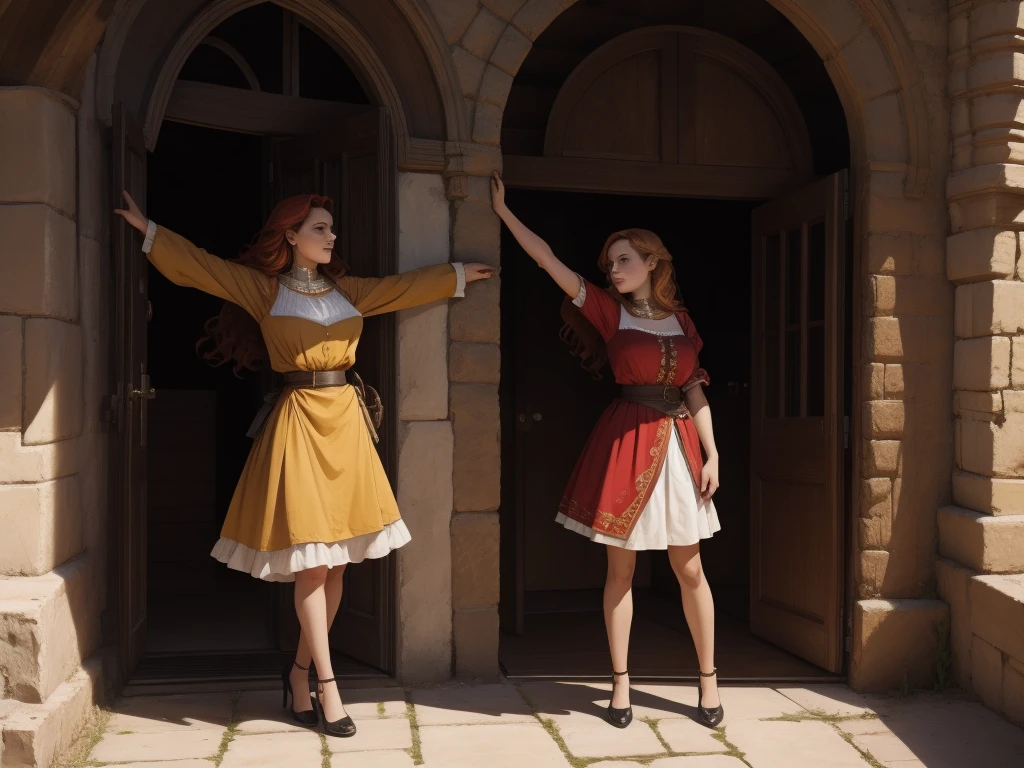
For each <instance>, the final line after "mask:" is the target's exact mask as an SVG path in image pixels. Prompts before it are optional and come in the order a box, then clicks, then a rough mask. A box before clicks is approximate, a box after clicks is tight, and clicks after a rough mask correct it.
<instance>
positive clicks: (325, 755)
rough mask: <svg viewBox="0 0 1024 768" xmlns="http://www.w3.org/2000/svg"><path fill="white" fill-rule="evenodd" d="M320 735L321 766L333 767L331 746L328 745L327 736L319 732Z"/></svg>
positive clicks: (321, 767)
mask: <svg viewBox="0 0 1024 768" xmlns="http://www.w3.org/2000/svg"><path fill="white" fill-rule="evenodd" d="M318 735H319V736H320V768H331V748H330V747H329V746H327V737H326V736H325V735H324V734H322V733H321V734H318Z"/></svg>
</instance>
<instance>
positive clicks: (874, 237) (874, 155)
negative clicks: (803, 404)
mask: <svg viewBox="0 0 1024 768" xmlns="http://www.w3.org/2000/svg"><path fill="white" fill-rule="evenodd" d="M831 5H832V4H830V6H831ZM835 5H836V6H839V4H835ZM850 5H851V6H852V5H853V4H850ZM864 7H865V6H863V5H862V4H857V8H858V9H863V8H864ZM894 13H898V17H896V18H889V19H886V20H884V21H883V20H881V19H878V18H875V19H871V17H870V16H869V14H868V12H867V11H865V10H858V11H857V14H858V15H859V16H860V15H863V16H867V17H868V18H867V19H866V21H867V22H868V23H866V24H865V25H864V26H863V27H861V29H860V31H859V32H858V33H857V36H856V38H855V39H853V41H852V42H851V43H849V44H848V45H846V46H845V47H843V48H842V50H841V51H840V54H839V56H838V59H837V61H836V62H834V63H832V64H830V65H828V66H829V68H830V71H831V72H832V74H833V80H834V81H835V82H836V83H837V87H838V88H840V90H841V91H842V90H843V89H844V81H843V78H842V77H840V76H839V73H840V72H845V73H847V75H848V78H850V79H851V80H852V81H854V82H855V83H856V84H857V91H856V95H855V96H854V95H853V94H851V97H850V98H851V100H852V99H853V98H855V99H856V101H857V102H859V107H854V106H853V105H851V104H847V115H848V116H850V123H851V143H852V167H851V171H852V177H853V180H854V181H853V185H852V188H853V190H854V195H855V197H854V203H853V204H854V206H855V207H854V210H853V223H854V225H855V227H856V229H855V234H854V250H853V252H854V253H855V254H857V257H858V261H857V262H855V266H854V269H855V272H854V280H855V283H854V298H855V300H856V299H859V302H858V304H857V305H855V306H854V310H855V311H856V312H859V313H860V323H859V324H858V325H859V328H860V331H861V334H860V337H859V338H858V339H854V340H853V348H854V354H855V356H856V357H855V359H856V360H857V364H858V366H859V368H858V370H857V381H858V382H859V385H860V388H859V390H858V391H855V392H854V393H853V394H854V403H855V405H854V407H853V409H852V411H853V412H852V413H851V414H850V420H851V433H852V434H851V443H852V446H855V447H856V450H857V460H858V465H857V470H858V472H857V480H856V483H857V484H856V486H855V487H854V488H852V489H851V493H852V496H853V501H854V508H853V514H854V526H853V537H854V540H853V542H851V547H850V552H851V556H852V558H853V569H852V570H853V575H854V584H853V595H854V605H853V611H852V616H849V617H847V622H848V625H847V631H848V632H849V633H850V635H851V636H852V637H851V638H850V639H851V641H852V642H851V645H852V648H851V657H850V667H849V670H850V671H849V675H850V677H849V679H850V684H851V685H852V686H853V687H854V688H856V689H857V690H863V691H883V690H890V689H892V688H895V687H899V686H902V685H909V686H911V687H927V688H931V687H932V686H933V685H934V682H935V676H936V669H937V664H938V660H939V659H940V658H941V654H940V648H941V641H940V637H942V634H943V629H942V628H943V626H944V623H945V621H946V619H947V618H948V615H949V613H948V607H947V606H946V604H945V603H943V602H942V601H940V600H936V599H934V598H935V597H936V592H935V588H934V584H935V567H934V561H935V513H936V510H937V509H938V508H939V507H940V506H941V505H943V504H945V503H947V502H948V499H949V466H950V462H951V460H952V453H953V451H952V430H951V425H950V420H949V416H948V413H949V408H950V400H951V396H950V383H949V382H950V368H951V359H952V343H951V336H952V325H953V324H952V314H953V312H952V299H953V296H952V287H951V286H950V284H949V281H948V280H947V278H946V275H945V236H946V232H947V220H946V216H945V199H944V197H945V195H944V191H943V187H942V180H943V179H944V177H945V173H946V168H947V167H948V164H949V151H948V146H949V145H948V138H947V130H946V125H947V124H948V112H947V104H946V100H945V78H946V73H947V71H948V70H947V66H948V65H947V62H946V58H945V55H944V53H945V51H944V50H940V49H937V48H936V47H935V45H934V43H933V42H932V41H935V40H943V39H944V37H945V25H946V19H945V17H944V15H943V14H941V13H936V12H935V10H934V5H933V6H932V7H931V8H930V9H929V12H928V13H917V12H913V11H910V10H907V9H903V8H902V6H901V10H899V11H898V12H896V11H894ZM822 18H826V17H825V14H824V13H823V14H822ZM847 26H849V25H844V26H843V29H844V30H845V29H846V27H847ZM838 29H839V28H838V27H837V30H836V31H838ZM850 34H853V33H852V30H851V32H850ZM901 38H902V39H903V42H905V44H906V47H905V50H904V52H903V53H900V52H899V51H898V50H897V47H896V46H894V45H892V40H893V39H897V40H899V39H901ZM911 49H912V50H913V54H912V56H911V55H909V51H910V50H911ZM858 108H859V109H860V110H862V115H863V121H861V119H859V118H858V117H856V112H857V109H858ZM911 117H914V120H911ZM920 120H926V121H927V123H928V129H927V131H925V132H924V133H922V132H921V131H920V130H915V131H908V130H907V129H908V126H910V125H914V124H917V125H918V126H919V125H920V123H919V122H918V121H920Z"/></svg>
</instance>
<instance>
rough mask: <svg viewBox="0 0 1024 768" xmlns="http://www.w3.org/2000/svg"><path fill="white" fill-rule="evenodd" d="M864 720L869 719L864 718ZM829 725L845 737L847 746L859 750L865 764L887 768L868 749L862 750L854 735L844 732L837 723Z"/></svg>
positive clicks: (875, 767)
mask: <svg viewBox="0 0 1024 768" xmlns="http://www.w3.org/2000/svg"><path fill="white" fill-rule="evenodd" d="M862 719H868V718H862ZM829 725H831V726H832V729H833V730H834V731H835V732H836V733H838V734H839V735H840V736H842V737H843V741H845V742H846V743H847V744H849V745H850V746H851V747H853V748H854V749H856V750H857V752H858V753H859V754H860V756H861V757H862V758H864V760H865V762H867V764H868V765H870V766H871V768H885V766H883V765H882V764H881V763H880V762H878V760H876V759H875V756H874V755H872V754H871V753H870V752H868V751H867V750H866V749H861V748H860V747H858V746H857V744H856V743H855V742H854V740H853V735H852V734H849V733H847V732H846V731H844V730H843V729H842V728H840V727H839V726H838V725H837V724H836V723H829Z"/></svg>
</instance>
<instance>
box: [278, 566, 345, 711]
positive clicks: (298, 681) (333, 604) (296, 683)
mask: <svg viewBox="0 0 1024 768" xmlns="http://www.w3.org/2000/svg"><path fill="white" fill-rule="evenodd" d="M344 575H345V566H344V565H337V566H335V567H334V568H331V569H330V570H328V571H327V581H326V583H325V584H324V596H325V598H326V602H327V629H328V631H330V629H331V627H333V626H334V618H335V616H337V615H338V608H339V607H340V606H341V588H342V584H343V583H344V580H343V577H344ZM311 659H312V652H311V651H310V649H309V643H307V642H306V632H305V630H300V632H299V647H298V649H297V650H296V652H295V661H296V662H297V663H298V664H300V665H302V666H303V667H306V668H307V669H308V668H309V662H310V660H311ZM308 675H309V672H308V671H306V670H303V669H299V668H298V667H296V666H294V665H293V666H292V671H291V676H290V677H291V684H292V693H293V695H294V693H295V691H305V690H306V688H307V687H308V682H307V681H308V679H309V677H308ZM328 677H330V675H328ZM312 708H313V703H312V701H310V699H309V697H308V696H298V697H296V698H295V711H296V712H307V711H309V710H310V709H312Z"/></svg>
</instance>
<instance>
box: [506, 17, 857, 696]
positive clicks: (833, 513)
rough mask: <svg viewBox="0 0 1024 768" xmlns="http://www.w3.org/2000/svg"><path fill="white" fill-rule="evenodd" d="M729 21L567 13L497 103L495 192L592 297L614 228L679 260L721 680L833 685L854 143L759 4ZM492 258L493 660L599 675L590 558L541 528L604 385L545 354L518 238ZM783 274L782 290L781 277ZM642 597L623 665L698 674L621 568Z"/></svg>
mask: <svg viewBox="0 0 1024 768" xmlns="http://www.w3.org/2000/svg"><path fill="white" fill-rule="evenodd" d="M730 5H731V6H732V7H733V8H732V10H733V13H730V14H727V15H726V14H717V13H710V12H709V13H703V12H700V11H698V10H697V9H695V8H694V7H692V6H689V5H684V4H669V3H661V2H654V1H653V0H652V2H644V3H640V4H639V6H638V5H637V4H636V3H629V4H627V3H617V2H612V3H604V4H602V5H601V8H600V10H598V9H597V8H596V7H593V6H591V5H590V4H583V3H580V4H577V5H575V6H574V7H572V8H570V9H569V10H567V11H565V12H564V13H563V14H562V15H561V16H559V17H558V18H557V19H556V20H555V21H554V22H553V23H552V24H551V26H549V27H548V28H547V30H546V31H545V32H544V33H543V34H542V35H541V36H540V37H539V38H538V39H537V41H536V43H535V45H534V48H533V49H532V51H531V53H530V54H529V55H528V56H527V58H526V59H525V61H524V62H523V65H522V67H521V68H520V70H519V73H518V75H517V77H516V80H515V81H514V83H513V86H512V89H511V91H510V94H509V99H508V103H507V106H506V110H505V114H504V123H503V125H502V145H503V150H504V166H505V178H506V182H507V184H508V185H509V187H510V188H512V191H511V192H510V198H509V199H510V205H513V206H518V207H514V210H516V211H517V213H518V214H519V215H520V216H521V218H523V220H524V221H525V222H526V223H527V224H528V225H529V226H532V227H535V228H536V230H537V231H538V232H539V233H541V234H542V236H545V237H546V238H547V239H548V240H549V242H551V244H552V246H553V247H554V248H555V250H556V253H558V255H559V256H560V257H561V258H563V260H565V261H566V262H567V263H569V264H570V265H571V266H572V267H573V268H574V269H576V270H578V271H580V272H581V273H582V274H584V275H585V276H588V277H589V278H590V279H592V280H595V281H597V280H599V274H597V273H596V269H595V264H594V261H595V258H596V255H597V253H598V251H599V249H600V246H601V244H602V243H603V240H604V237H605V236H606V234H607V233H608V232H611V231H614V230H616V229H620V228H625V227H631V226H639V227H645V228H648V229H652V230H654V231H655V232H658V233H659V234H660V235H661V236H662V238H663V239H664V240H665V242H666V245H667V246H668V248H669V250H670V251H671V252H672V253H673V254H674V255H675V259H676V268H677V271H678V277H679V283H680V287H681V294H682V298H683V299H684V301H685V303H686V304H687V305H688V307H689V309H690V311H691V314H692V316H693V317H694V319H695V322H696V324H697V326H698V328H700V329H701V330H700V332H701V335H702V336H703V338H704V340H705V351H704V353H703V354H702V364H703V366H704V367H705V368H707V369H708V370H709V372H711V375H712V385H711V387H710V388H709V390H708V398H709V401H710V402H711V404H712V412H713V414H714V418H715V424H716V436H717V440H718V443H719V447H720V451H721V454H722V456H723V457H729V458H728V459H725V458H723V462H728V463H729V464H730V466H729V467H728V468H725V467H724V465H723V470H722V482H723V487H722V489H721V491H720V492H719V494H718V497H717V504H718V506H719V510H720V514H721V515H722V520H723V531H722V532H721V533H719V534H717V535H716V536H715V537H714V539H712V540H710V541H707V542H705V543H704V545H703V547H702V551H703V553H704V558H703V559H704V563H705V569H706V572H707V573H708V577H709V580H710V581H711V583H712V587H713V589H714V590H715V594H716V599H717V602H718V605H719V628H718V629H719V652H718V661H719V666H720V667H721V668H722V669H723V670H725V669H730V670H731V671H730V672H728V673H724V674H728V675H729V676H731V677H736V678H805V679H807V678H827V677H830V676H835V675H837V674H838V673H840V672H841V671H842V666H843V651H842V637H843V635H844V634H845V630H844V625H843V613H844V605H845V602H846V597H847V595H846V593H845V591H844V590H845V585H846V579H845V569H846V561H845V558H844V554H843V553H844V550H843V547H844V541H845V536H846V528H847V526H848V507H849V498H848V480H847V477H848V473H849V457H848V454H847V453H846V452H845V450H844V434H843V417H844V415H845V414H848V413H849V410H848V408H847V402H846V399H847V397H848V394H849V392H850V374H849V365H848V363H847V358H848V356H849V353H850V343H849V340H850V337H851V323H850V321H849V317H848V314H847V309H848V306H849V303H850V302H849V297H848V295H847V294H848V286H849V281H848V280H847V279H846V268H847V267H848V265H849V264H850V259H849V258H845V257H846V252H847V251H848V250H849V249H848V248H847V244H848V243H847V233H849V232H850V231H852V229H851V228H850V227H848V226H847V222H846V217H847V210H846V209H845V208H844V206H843V200H844V192H843V190H844V189H845V187H844V184H845V175H844V174H842V173H841V172H842V171H843V169H845V168H846V167H848V165H849V162H850V146H849V140H848V138H847V133H846V121H845V117H844V115H843V111H842V107H841V106H840V102H839V98H838V96H837V95H836V92H835V90H834V88H833V87H832V84H831V80H830V78H829V75H828V73H827V72H826V70H825V67H824V66H823V65H822V62H821V60H820V57H819V56H818V55H817V54H816V53H815V51H814V50H813V49H812V48H811V46H810V45H809V44H808V42H807V41H806V40H804V38H803V37H802V35H800V33H799V32H798V31H797V30H796V29H795V28H794V27H793V26H792V25H791V24H790V23H789V22H788V21H787V20H786V19H785V18H784V17H783V16H782V15H781V14H779V13H778V12H777V11H775V10H774V9H772V8H771V7H770V6H769V5H768V4H766V3H763V2H756V1H753V0H752V1H750V2H743V1H739V2H734V3H731V4H730ZM677 25H678V26H677ZM631 28H632V31H629V30H631ZM555 51H557V52H558V54H557V55H556V54H555V53H554V52H555ZM808 185H811V186H808ZM800 190H808V191H804V192H801V191H800ZM769 201H777V202H776V203H774V204H772V203H770V202H769ZM752 242H753V243H754V256H753V258H752V255H751V243H752ZM787 247H788V248H789V249H790V250H789V251H786V250H784V249H785V248H787ZM502 250H503V260H502V268H503V275H504V285H503V288H504V289H505V290H504V292H503V306H502V313H503V334H502V335H503V338H504V339H505V344H504V345H503V355H504V357H503V369H504V370H506V371H509V370H514V371H515V372H516V375H515V377H514V378H510V379H507V380H506V381H505V383H504V392H503V411H504V413H505V421H504V423H503V427H504V429H503V435H504V456H505V461H504V462H503V472H504V475H503V483H502V485H503V507H502V508H503V514H502V547H503V560H502V562H503V566H502V626H503V630H504V634H503V636H502V648H501V658H502V663H503V665H504V667H505V669H506V671H507V672H509V674H512V675H522V676H531V675H549V674H561V675H565V674H579V675H588V676H589V675H598V674H602V673H605V671H606V670H605V667H606V665H607V658H606V651H605V650H604V649H603V647H602V645H601V643H600V641H596V638H597V637H600V636H601V633H602V632H603V629H602V627H603V625H602V621H601V618H600V588H601V586H602V584H603V577H604V561H605V558H604V552H603V551H601V548H599V547H595V546H593V545H592V544H590V542H587V541H586V540H585V539H583V538H582V537H580V536H578V535H574V534H572V533H569V532H567V531H562V530H560V529H556V528H554V527H553V526H552V524H551V520H550V518H551V517H552V516H553V513H550V511H551V510H552V509H554V508H556V507H557V505H558V501H559V498H560V494H561V490H562V486H563V485H564V482H565V480H566V478H567V477H568V474H569V472H571V469H572V465H573V463H574V462H575V458H576V456H578V454H579V450H580V448H581V447H582V444H583V441H584V440H585V439H586V436H587V434H588V432H589V429H590V428H591V426H592V425H593V424H594V422H595V421H596V419H597V416H598V415H599V413H600V412H601V410H602V409H603V408H604V407H605V405H606V404H607V402H608V401H609V399H610V398H612V397H614V395H615V386H614V382H612V381H610V376H609V375H608V372H607V371H605V372H604V373H605V375H604V377H603V379H602V380H600V381H597V382H594V381H591V380H590V378H591V377H590V375H589V374H588V372H586V371H583V370H580V368H579V366H578V365H577V364H576V363H575V361H573V360H572V358H571V357H569V356H568V354H567V351H566V350H565V349H564V348H562V347H561V346H560V342H559V340H558V326H559V324H560V320H559V318H558V306H559V302H560V299H559V297H558V295H557V289H556V288H554V286H550V285H547V284H546V283H545V282H544V281H543V280H542V279H540V278H538V277H537V276H536V274H535V270H532V269H531V268H530V266H531V265H529V263H528V262H527V263H526V266H525V267H524V266H522V264H523V261H524V260H525V257H523V256H522V254H521V253H520V252H518V248H517V247H516V245H515V243H514V241H512V240H511V239H505V240H503V242H502ZM517 257H518V258H517ZM787 264H788V271H785V274H787V275H788V276H789V277H788V279H789V281H790V282H789V283H788V288H787V283H785V281H784V280H783V278H781V277H780V275H781V274H783V272H781V271H779V270H778V269H776V267H779V268H781V269H783V270H786V269H787V268H786V266H785V265H787ZM766 265H767V266H766ZM523 296H528V297H529V300H528V302H525V303H524V301H523V300H522V298H521V297H523ZM786 297H789V298H788V304H786ZM822 298H823V299H824V303H819V301H818V299H822ZM784 307H788V309H787V310H786V312H785V313H784V315H783V316H782V318H781V319H779V312H780V311H782V309H783V308H784ZM769 318H775V325H766V323H765V321H766V320H767V319H769ZM780 329H781V330H780ZM780 334H781V335H780ZM780 339H782V340H781V341H780ZM766 348H770V350H771V353H770V354H769V355H768V356H767V358H768V359H770V361H771V362H770V364H768V363H766V362H765V361H766V357H765V355H764V353H763V350H764V349H766ZM786 349H788V350H789V352H788V353H787V352H786V351H785V350H786ZM752 352H754V353H755V354H753V355H752ZM787 366H788V367H787ZM713 369H717V370H713ZM555 382H557V384H555ZM780 398H782V400H781V401H780ZM769 402H771V403H774V404H775V406H774V407H775V410H766V409H765V407H764V406H765V404H766V403H769ZM802 449H805V450H802ZM779 458H781V459H782V461H781V462H779V461H777V459H779ZM542 467H543V468H544V471H541V468H542ZM794 558H795V559H794ZM804 566H806V567H804ZM635 585H636V587H637V588H638V589H637V598H636V606H637V613H636V619H635V622H636V624H635V628H636V631H635V632H634V633H633V636H634V638H635V640H634V646H635V651H634V654H633V661H631V667H633V668H635V669H634V671H635V672H636V673H637V674H648V675H660V676H665V675H668V676H688V675H690V674H693V673H694V671H695V669H696V667H695V660H694V659H692V658H691V657H690V656H689V653H687V652H686V651H685V649H688V648H690V643H689V640H688V638H687V637H686V629H685V625H684V624H683V620H682V615H681V611H680V610H679V603H678V588H677V587H676V584H675V579H674V577H673V576H672V573H671V570H670V568H669V567H668V563H667V558H666V557H665V555H664V553H648V554H647V555H646V556H642V557H641V558H640V559H639V560H638V568H637V577H636V581H635ZM808 585H811V586H810V587H808ZM586 638H589V640H585V639H586ZM764 640H767V641H768V642H764ZM584 641H585V642H586V643H587V647H588V648H592V650H593V654H587V655H583V654H581V653H580V648H581V643H582V642H584ZM690 653H692V651H691V652H690ZM808 661H809V662H811V663H808ZM641 666H642V667H643V671H641Z"/></svg>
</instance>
